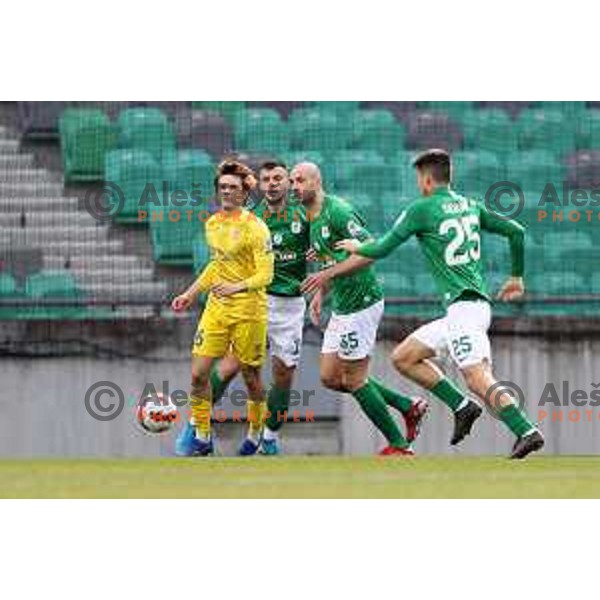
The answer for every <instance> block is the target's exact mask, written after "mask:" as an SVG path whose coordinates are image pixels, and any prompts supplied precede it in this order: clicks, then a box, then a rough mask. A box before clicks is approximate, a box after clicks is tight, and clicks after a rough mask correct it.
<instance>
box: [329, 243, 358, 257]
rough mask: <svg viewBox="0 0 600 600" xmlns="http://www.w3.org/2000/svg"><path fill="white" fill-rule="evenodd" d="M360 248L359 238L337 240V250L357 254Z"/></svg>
mask: <svg viewBox="0 0 600 600" xmlns="http://www.w3.org/2000/svg"><path fill="white" fill-rule="evenodd" d="M359 248H360V242H358V241H357V240H342V241H341V242H337V243H336V244H335V249H336V250H345V251H346V252H348V253H350V254H355V253H356V251H357V250H358V249H359Z"/></svg>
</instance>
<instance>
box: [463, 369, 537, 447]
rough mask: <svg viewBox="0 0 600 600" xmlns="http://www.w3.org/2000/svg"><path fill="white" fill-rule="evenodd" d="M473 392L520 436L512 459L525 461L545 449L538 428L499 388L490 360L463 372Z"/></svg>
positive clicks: (507, 394) (506, 393)
mask: <svg viewBox="0 0 600 600" xmlns="http://www.w3.org/2000/svg"><path fill="white" fill-rule="evenodd" d="M462 373H463V375H464V377H465V381H466V382H467V385H468V386H469V389H470V390H471V391H472V392H473V393H474V394H477V395H478V396H479V397H480V398H481V399H482V400H484V401H486V402H488V403H489V406H490V410H492V411H493V412H494V414H496V415H498V417H499V418H500V420H501V421H502V422H503V423H504V424H505V425H506V427H508V429H510V431H511V432H512V433H513V434H514V435H515V436H516V438H517V439H516V441H515V444H514V446H513V449H512V452H511V454H510V458H517V459H520V458H525V457H526V456H527V455H528V454H531V453H532V452H536V451H538V450H541V449H542V448H543V446H544V436H543V435H542V433H541V432H540V430H539V429H538V428H537V426H536V425H535V424H534V423H533V422H532V421H531V420H530V419H529V418H528V417H527V415H526V414H525V411H524V410H522V409H521V408H519V407H518V406H517V405H516V404H515V402H514V400H513V398H512V396H511V394H510V391H509V390H507V389H506V388H503V387H501V386H499V385H498V382H497V380H496V378H495V377H494V375H493V373H492V370H491V368H490V366H489V363H488V362H487V361H484V362H483V363H480V364H478V365H475V366H472V367H468V368H466V369H463V370H462Z"/></svg>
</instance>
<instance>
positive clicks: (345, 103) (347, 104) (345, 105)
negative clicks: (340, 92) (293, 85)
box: [307, 100, 360, 118]
mask: <svg viewBox="0 0 600 600" xmlns="http://www.w3.org/2000/svg"><path fill="white" fill-rule="evenodd" d="M307 105H308V107H309V108H316V109H317V110H319V111H321V112H330V113H333V114H335V115H337V116H338V117H341V118H349V117H351V116H352V115H353V113H355V112H356V111H357V110H358V109H359V106H360V102H359V101H353V100H352V101H351V100H341V101H334V100H313V101H310V102H307Z"/></svg>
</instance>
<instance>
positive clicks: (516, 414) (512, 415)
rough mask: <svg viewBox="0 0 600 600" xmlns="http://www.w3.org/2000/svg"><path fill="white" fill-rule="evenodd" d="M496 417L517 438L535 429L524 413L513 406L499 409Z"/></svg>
mask: <svg viewBox="0 0 600 600" xmlns="http://www.w3.org/2000/svg"><path fill="white" fill-rule="evenodd" d="M498 416H499V417H500V418H501V419H502V422H503V423H504V424H505V425H506V426H507V427H508V428H509V429H510V430H511V431H512V432H513V433H514V434H515V435H516V436H517V437H521V436H523V435H524V434H526V433H528V432H529V431H531V430H532V429H535V428H536V427H535V425H534V424H533V423H532V422H531V421H530V420H529V419H528V418H527V416H526V415H525V413H524V412H522V411H520V410H519V408H518V407H517V406H516V405H515V404H510V405H508V406H505V407H504V408H502V409H500V412H499V413H498Z"/></svg>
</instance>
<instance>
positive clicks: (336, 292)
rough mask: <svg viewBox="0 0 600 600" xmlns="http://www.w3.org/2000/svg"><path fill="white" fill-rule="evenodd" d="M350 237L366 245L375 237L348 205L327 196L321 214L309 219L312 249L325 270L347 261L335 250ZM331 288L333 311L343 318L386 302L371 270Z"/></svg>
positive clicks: (340, 280)
mask: <svg viewBox="0 0 600 600" xmlns="http://www.w3.org/2000/svg"><path fill="white" fill-rule="evenodd" d="M349 237H351V238H354V239H356V240H359V241H366V240H368V239H370V238H371V237H372V236H371V234H370V233H369V232H368V230H367V229H366V226H365V222H364V220H363V218H362V217H361V216H360V215H359V214H358V213H357V212H356V211H355V210H354V209H353V208H352V206H351V205H350V204H349V203H348V202H346V201H345V200H342V199H341V198H337V197H335V196H325V199H324V200H323V207H322V208H321V212H320V213H319V215H318V216H314V217H313V218H311V219H310V245H311V247H312V248H313V249H314V250H315V252H316V253H317V254H318V256H319V261H320V262H321V266H322V269H326V268H328V267H331V266H332V265H334V264H336V263H339V262H342V261H344V260H346V259H347V258H348V253H347V252H345V251H343V250H336V249H335V248H334V247H335V244H336V243H337V242H339V241H341V240H344V239H347V238H349ZM331 286H332V290H331V291H332V308H333V311H334V312H335V313H337V314H340V315H347V314H350V313H355V312H358V311H360V310H364V309H365V308H368V307H369V306H372V305H373V304H375V303H376V302H379V301H380V300H382V299H383V289H382V288H381V285H380V284H379V282H378V280H377V276H376V275H375V269H374V268H373V267H371V266H369V267H364V268H362V269H359V270H357V271H354V272H353V273H350V274H348V275H342V276H339V277H335V278H334V279H333V280H332V283H331Z"/></svg>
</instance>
